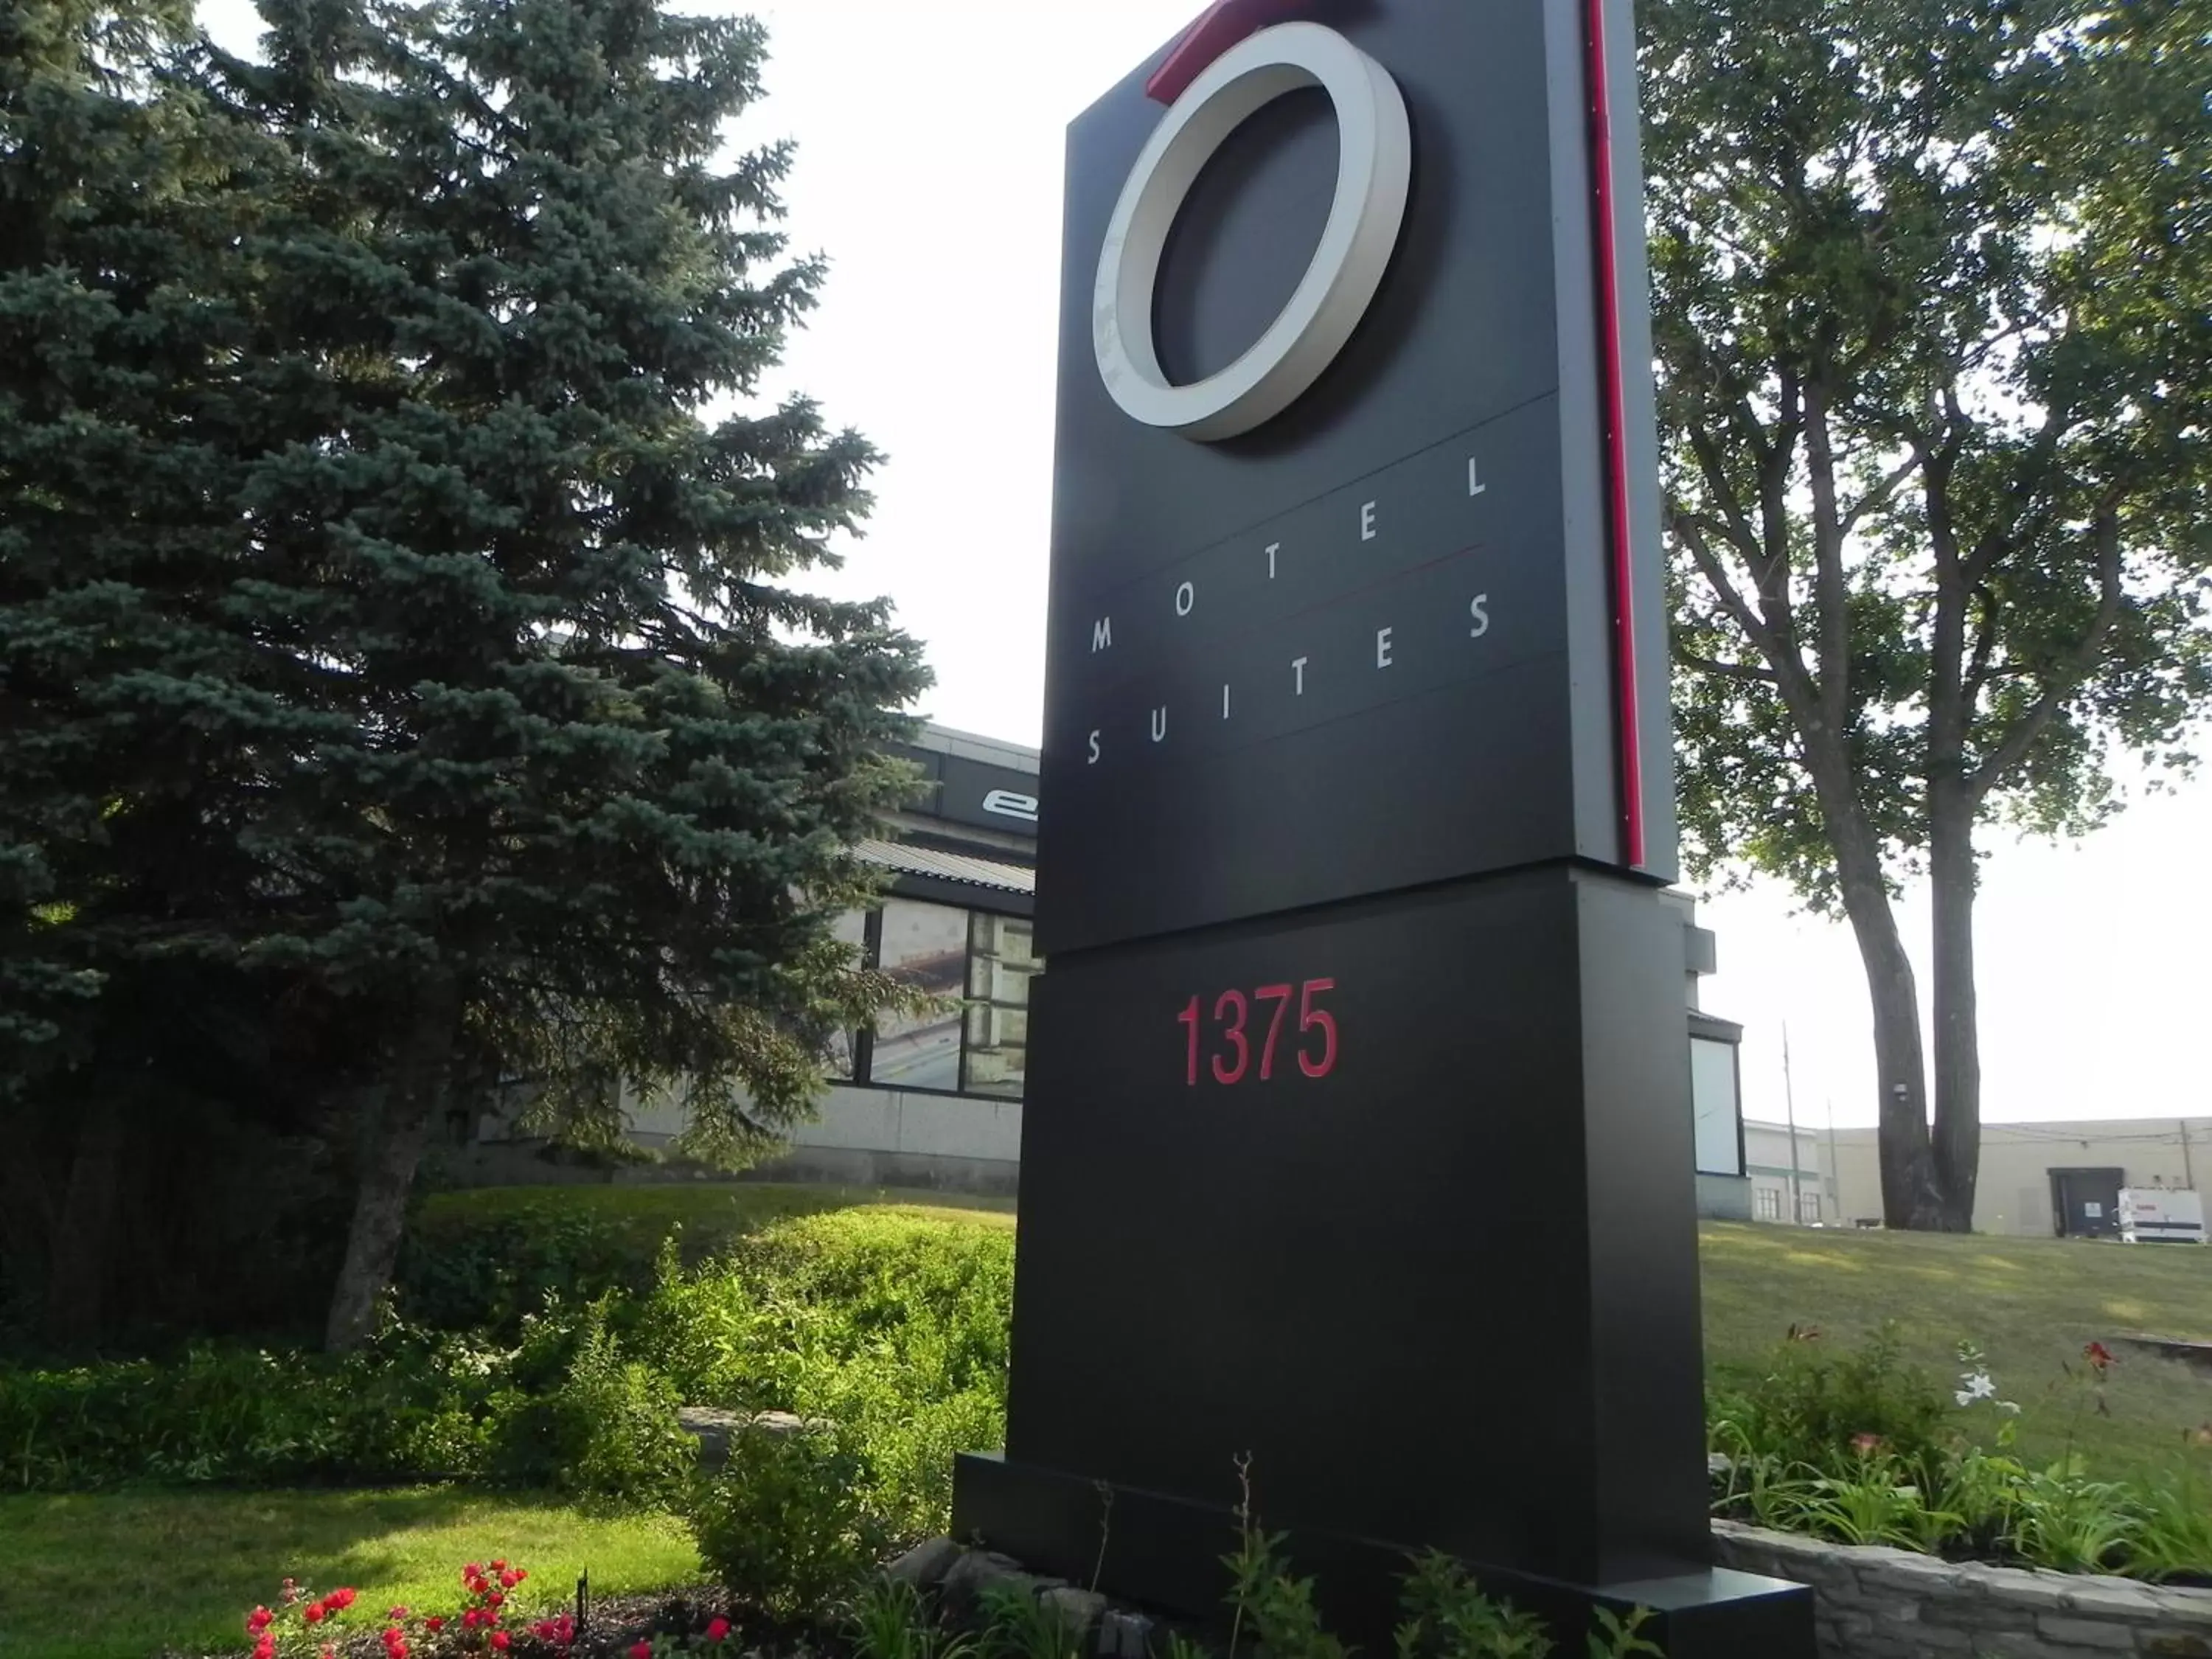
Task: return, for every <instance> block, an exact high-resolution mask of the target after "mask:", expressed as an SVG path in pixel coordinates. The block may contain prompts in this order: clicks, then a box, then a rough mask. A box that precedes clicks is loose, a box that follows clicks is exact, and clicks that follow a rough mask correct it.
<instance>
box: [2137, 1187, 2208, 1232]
mask: <svg viewBox="0 0 2212 1659" xmlns="http://www.w3.org/2000/svg"><path fill="white" fill-rule="evenodd" d="M2120 1240H2121V1242H2122V1243H2127V1244H2202V1243H2204V1242H2205V1237H2204V1199H2203V1194H2199V1193H2195V1192H2191V1191H2189V1190H2187V1189H2186V1188H2175V1187H2123V1188H2120Z"/></svg>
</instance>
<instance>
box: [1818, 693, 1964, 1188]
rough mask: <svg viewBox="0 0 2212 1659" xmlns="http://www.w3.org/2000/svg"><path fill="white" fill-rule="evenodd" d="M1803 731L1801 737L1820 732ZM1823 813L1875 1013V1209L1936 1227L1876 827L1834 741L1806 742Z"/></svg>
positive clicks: (1905, 995) (1917, 1075) (1901, 959)
mask: <svg viewBox="0 0 2212 1659" xmlns="http://www.w3.org/2000/svg"><path fill="white" fill-rule="evenodd" d="M1825 736H1826V732H1818V731H1815V732H1808V737H1814V738H1817V737H1825ZM1806 750H1807V755H1808V761H1809V762H1810V763H1811V769H1812V771H1813V775H1814V790H1815V791H1816V792H1817V793H1818V795H1819V797H1820V810H1821V813H1822V816H1823V817H1826V820H1827V822H1828V824H1829V833H1830V838H1831V841H1832V843H1833V845H1834V847H1835V849H1836V878H1837V884H1838V886H1839V887H1840V888H1841V889H1842V890H1843V896H1844V914H1845V915H1847V916H1849V917H1850V923H1851V933H1852V934H1853V936H1854V937H1855V938H1856V939H1857V941H1858V947H1859V962H1860V963H1861V965H1862V966H1863V967H1864V969H1866V976H1867V995H1868V1000H1869V1003H1870V1005H1871V1006H1872V1010H1873V1013H1874V1053H1875V1086H1876V1088H1877V1089H1879V1090H1880V1091H1881V1097H1880V1101H1879V1109H1880V1113H1881V1118H1880V1121H1881V1134H1880V1145H1881V1213H1882V1222H1883V1225H1886V1226H1890V1227H1904V1228H1910V1229H1912V1230H1914V1231H1939V1230H1941V1229H1942V1226H1943V1225H1944V1222H1943V1213H1944V1212H1943V1201H1942V1191H1941V1189H1940V1188H1939V1186H1938V1184H1937V1181H1936V1159H1935V1156H1934V1152H1933V1148H1932V1147H1931V1146H1930V1145H1929V1138H1928V1071H1927V1057H1926V1054H1924V1052H1923V1049H1922V1047H1921V1042H1920V987H1919V982H1918V980H1917V977H1916V976H1915V975H1914V974H1913V971H1912V959H1911V957H1908V956H1906V955H1905V941H1904V939H1902V938H1901V937H1900V936H1899V933H1898V931H1897V913H1896V911H1895V910H1894V909H1893V908H1892V907H1891V905H1890V902H1889V889H1888V888H1887V886H1886V885H1885V884H1883V881H1882V874H1881V853H1880V851H1879V849H1878V848H1877V847H1876V845H1875V838H1874V831H1873V829H1872V828H1871V826H1869V824H1868V823H1867V821H1866V816H1865V814H1864V813H1863V811H1861V810H1860V808H1859V804H1858V799H1857V793H1856V791H1855V789H1854V787H1853V785H1852V781H1851V775H1850V757H1849V756H1848V754H1847V753H1846V752H1845V751H1844V747H1843V745H1842V744H1841V743H1840V742H1829V743H1826V744H1820V743H1815V742H1808V744H1806Z"/></svg>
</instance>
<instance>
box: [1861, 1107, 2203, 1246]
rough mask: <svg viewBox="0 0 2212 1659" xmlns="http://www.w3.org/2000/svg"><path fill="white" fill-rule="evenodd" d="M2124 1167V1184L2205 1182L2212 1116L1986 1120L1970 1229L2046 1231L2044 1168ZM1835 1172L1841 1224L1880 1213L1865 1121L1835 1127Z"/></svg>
mask: <svg viewBox="0 0 2212 1659" xmlns="http://www.w3.org/2000/svg"><path fill="white" fill-rule="evenodd" d="M2097 1168H2109V1169H2120V1170H2126V1171H2127V1172H2128V1174H2127V1178H2128V1181H2129V1182H2130V1184H2133V1185H2139V1186H2145V1187H2148V1186H2149V1185H2150V1184H2151V1183H2152V1181H2153V1179H2154V1177H2156V1178H2160V1179H2162V1180H2163V1182H2164V1183H2165V1184H2166V1186H2168V1187H2186V1186H2192V1185H2193V1186H2195V1187H2196V1188H2197V1189H2198V1190H2200V1191H2203V1190H2204V1189H2206V1188H2208V1187H2212V1117H2191V1118H2172V1117H2166V1118H2111V1119H2107V1120H2105V1121H2071V1122H2063V1123H1989V1124H1984V1126H1983V1127H1982V1164H1981V1174H1980V1177H1979V1179H1978V1182H1976V1185H1975V1190H1974V1231H1976V1232H1983V1233H2011V1234H2015V1235H2018V1236H2021V1237H2034V1238H2048V1237H2051V1233H2052V1232H2053V1231H2054V1227H2053V1225H2052V1218H2051V1170H2054V1169H2059V1170H2063V1169H2097ZM1836 1176H1837V1188H1838V1198H1839V1200H1840V1202H1841V1216H1840V1219H1842V1220H1843V1221H1844V1223H1845V1224H1846V1225H1848V1224H1849V1223H1850V1221H1852V1220H1854V1219H1856V1218H1860V1217H1879V1216H1880V1215H1881V1164H1880V1162H1879V1159H1878V1154H1877V1152H1876V1150H1875V1132H1874V1131H1873V1130H1872V1129H1838V1130H1837V1131H1836Z"/></svg>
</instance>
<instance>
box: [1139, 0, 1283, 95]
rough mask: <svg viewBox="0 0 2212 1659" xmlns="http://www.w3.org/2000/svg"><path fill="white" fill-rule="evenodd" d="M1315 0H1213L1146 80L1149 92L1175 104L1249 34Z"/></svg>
mask: <svg viewBox="0 0 2212 1659" xmlns="http://www.w3.org/2000/svg"><path fill="white" fill-rule="evenodd" d="M1311 3H1312V0H1213V3H1212V5H1211V6H1209V7H1207V8H1206V11H1205V12H1204V13H1203V14H1202V15H1200V18H1199V20H1198V21H1196V22H1195V23H1193V24H1192V25H1191V26H1190V27H1188V28H1187V29H1185V30H1184V31H1183V33H1182V39H1181V40H1178V41H1176V43H1175V49H1174V50H1173V51H1172V52H1169V53H1168V55H1167V61H1166V62H1165V63H1164V64H1161V65H1160V66H1159V68H1158V69H1156V70H1153V71H1152V79H1151V80H1149V81H1147V82H1145V96H1146V97H1147V98H1152V99H1156V100H1158V101H1159V102H1161V103H1163V104H1172V103H1173V102H1175V100H1176V99H1178V98H1180V97H1182V95H1183V94H1184V93H1185V92H1186V91H1187V90H1188V88H1189V87H1190V83H1191V82H1194V81H1195V80H1197V79H1198V77H1199V76H1200V75H1202V74H1204V73H1205V72H1206V65H1207V64H1211V63H1212V61H1213V60H1214V59H1215V58H1218V57H1220V56H1221V54H1222V53H1223V52H1226V51H1228V50H1229V48H1230V47H1231V46H1235V45H1236V44H1237V42H1238V41H1239V40H1243V38H1244V37H1245V36H1246V35H1248V34H1257V33H1259V32H1260V31H1261V29H1263V28H1266V27H1267V26H1268V25H1269V24H1271V23H1280V22H1285V21H1288V20H1289V19H1291V18H1292V17H1295V16H1297V15H1298V14H1299V13H1300V12H1302V11H1304V10H1307V9H1309V8H1310V5H1311Z"/></svg>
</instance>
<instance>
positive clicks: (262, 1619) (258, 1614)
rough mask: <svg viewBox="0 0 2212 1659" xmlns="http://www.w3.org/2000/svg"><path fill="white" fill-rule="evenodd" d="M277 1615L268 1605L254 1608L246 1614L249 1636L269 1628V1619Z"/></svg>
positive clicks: (256, 1634)
mask: <svg viewBox="0 0 2212 1659" xmlns="http://www.w3.org/2000/svg"><path fill="white" fill-rule="evenodd" d="M275 1617H276V1614H275V1613H271V1612H270V1611H269V1609H268V1608H266V1607H256V1608H254V1610H253V1611H252V1612H251V1613H247V1614H246V1634H247V1635H248V1636H258V1635H260V1634H261V1632H263V1631H264V1630H267V1629H268V1628H269V1621H270V1620H272V1619H274V1618H275Z"/></svg>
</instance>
